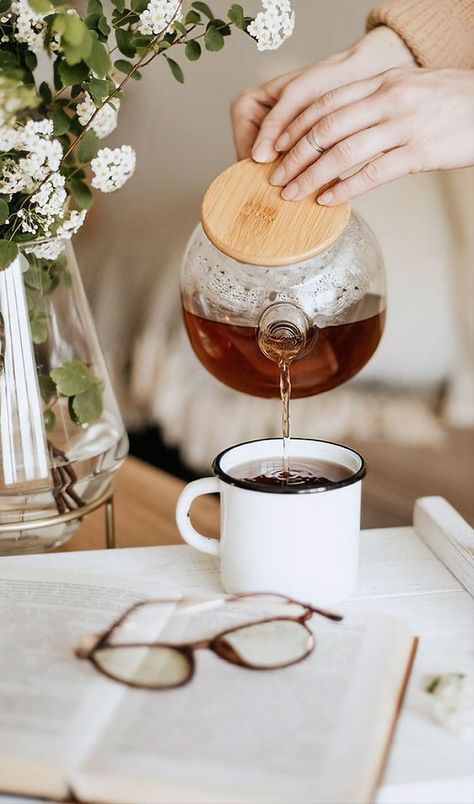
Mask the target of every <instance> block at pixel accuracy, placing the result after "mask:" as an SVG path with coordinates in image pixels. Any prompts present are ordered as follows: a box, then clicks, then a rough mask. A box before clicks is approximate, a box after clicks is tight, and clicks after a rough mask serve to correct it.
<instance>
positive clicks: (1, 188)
mask: <svg viewBox="0 0 474 804" xmlns="http://www.w3.org/2000/svg"><path fill="white" fill-rule="evenodd" d="M12 130H13V131H14V135H15V136H13V135H12V134H11V131H12ZM5 145H7V146H8V149H7V150H8V152H10V153H12V152H14V151H21V152H26V153H25V155H24V156H21V157H20V158H18V157H17V158H13V157H10V158H6V159H5V160H4V166H3V174H2V176H1V178H0V192H3V193H21V192H24V193H31V192H33V191H34V190H35V189H36V188H37V187H38V184H40V183H41V182H43V181H44V180H45V179H46V178H47V177H48V176H49V174H50V173H54V172H56V171H58V169H59V165H60V162H61V158H62V155H63V150H62V147H61V143H60V142H58V140H56V139H54V138H53V123H52V122H51V121H49V120H39V121H34V120H29V121H28V122H27V123H26V125H25V126H17V127H16V128H14V129H11V128H7V127H5V126H2V127H0V150H3V149H4V148H3V146H5Z"/></svg>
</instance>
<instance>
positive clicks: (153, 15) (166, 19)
mask: <svg viewBox="0 0 474 804" xmlns="http://www.w3.org/2000/svg"><path fill="white" fill-rule="evenodd" d="M181 5H182V0H150V2H149V3H148V5H147V7H146V9H145V10H144V11H142V13H141V14H140V21H139V23H138V25H137V30H138V31H139V32H140V33H141V34H143V35H144V36H152V35H154V36H156V35H157V34H159V33H161V32H162V31H165V30H166V28H167V27H168V26H169V24H170V23H171V22H175V21H176V20H180V19H181V17H182V15H181Z"/></svg>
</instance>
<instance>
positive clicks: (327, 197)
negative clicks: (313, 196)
mask: <svg viewBox="0 0 474 804" xmlns="http://www.w3.org/2000/svg"><path fill="white" fill-rule="evenodd" d="M332 201H334V193H331V191H330V190H327V191H326V192H325V193H323V194H322V195H320V196H318V204H330V203H331V202H332Z"/></svg>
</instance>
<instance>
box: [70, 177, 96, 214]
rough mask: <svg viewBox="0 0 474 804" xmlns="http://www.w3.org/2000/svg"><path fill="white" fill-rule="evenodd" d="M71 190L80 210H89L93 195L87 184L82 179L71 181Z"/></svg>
mask: <svg viewBox="0 0 474 804" xmlns="http://www.w3.org/2000/svg"><path fill="white" fill-rule="evenodd" d="M70 188H71V193H72V197H73V198H74V201H75V202H76V204H77V206H78V207H79V209H89V208H90V207H91V206H92V201H93V197H92V193H91V191H90V189H89V187H88V186H87V184H85V182H83V181H81V179H71V181H70Z"/></svg>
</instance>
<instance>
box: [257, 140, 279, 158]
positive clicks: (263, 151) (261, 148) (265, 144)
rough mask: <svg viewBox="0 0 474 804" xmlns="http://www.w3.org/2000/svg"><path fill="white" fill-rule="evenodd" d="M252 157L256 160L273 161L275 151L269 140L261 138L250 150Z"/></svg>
mask: <svg viewBox="0 0 474 804" xmlns="http://www.w3.org/2000/svg"><path fill="white" fill-rule="evenodd" d="M252 157H253V159H255V161H256V162H273V160H274V159H275V151H274V149H273V145H272V143H271V140H262V141H261V142H259V143H257V145H255V147H254V148H253V150H252Z"/></svg>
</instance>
